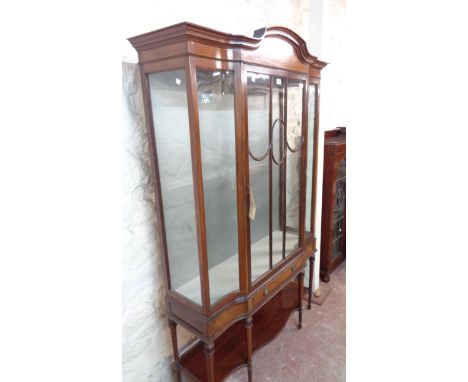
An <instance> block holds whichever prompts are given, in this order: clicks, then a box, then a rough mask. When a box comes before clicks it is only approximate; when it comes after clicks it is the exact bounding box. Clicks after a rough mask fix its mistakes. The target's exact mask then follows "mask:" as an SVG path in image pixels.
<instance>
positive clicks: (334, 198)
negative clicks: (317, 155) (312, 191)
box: [320, 128, 346, 282]
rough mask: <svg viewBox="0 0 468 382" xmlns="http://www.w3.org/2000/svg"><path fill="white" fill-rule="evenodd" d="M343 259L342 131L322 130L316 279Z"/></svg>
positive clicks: (327, 274) (324, 277) (326, 279)
mask: <svg viewBox="0 0 468 382" xmlns="http://www.w3.org/2000/svg"><path fill="white" fill-rule="evenodd" d="M345 257H346V128H338V129H335V130H330V131H325V147H324V152H323V192H322V235H321V240H320V279H321V280H322V281H323V282H329V281H330V273H331V272H333V270H334V269H335V268H336V267H337V266H338V265H340V263H341V262H342V261H343V260H344V259H345Z"/></svg>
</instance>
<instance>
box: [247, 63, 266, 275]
mask: <svg viewBox="0 0 468 382" xmlns="http://www.w3.org/2000/svg"><path fill="white" fill-rule="evenodd" d="M247 91H248V127H249V129H248V130H249V140H248V143H249V151H250V153H251V156H250V157H249V169H250V176H249V177H250V186H251V190H252V192H253V196H254V199H255V206H256V214H255V219H254V220H250V242H251V247H250V257H251V280H252V281H253V280H255V279H256V278H258V276H260V275H262V274H263V273H265V272H266V271H268V270H269V269H270V239H269V155H266V156H264V155H265V153H268V149H269V130H270V129H269V126H270V76H268V75H264V74H257V73H250V72H249V73H247ZM252 156H253V157H255V158H257V159H261V158H263V159H261V160H255V159H253V158H252Z"/></svg>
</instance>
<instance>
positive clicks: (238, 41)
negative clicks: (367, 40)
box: [128, 22, 327, 69]
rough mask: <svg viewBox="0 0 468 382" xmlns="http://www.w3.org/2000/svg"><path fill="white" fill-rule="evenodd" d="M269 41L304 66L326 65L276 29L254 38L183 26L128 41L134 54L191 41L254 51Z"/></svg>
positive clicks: (293, 36)
mask: <svg viewBox="0 0 468 382" xmlns="http://www.w3.org/2000/svg"><path fill="white" fill-rule="evenodd" d="M269 38H279V39H282V40H284V41H286V42H287V43H288V44H290V45H291V46H292V47H293V48H294V51H295V52H296V55H297V57H298V59H299V60H301V61H302V62H304V63H307V64H311V65H313V66H314V67H316V68H318V69H322V68H324V67H325V66H326V65H327V63H326V62H323V61H320V60H319V59H318V58H317V57H315V56H313V55H312V54H310V52H309V51H308V49H307V44H306V42H305V41H304V40H303V39H302V38H301V37H300V36H299V35H298V34H297V33H295V32H293V31H292V30H290V29H288V28H285V27H278V26H275V27H269V28H262V29H258V30H257V31H255V33H254V37H248V36H243V35H234V34H229V33H225V32H220V31H217V30H214V29H210V28H206V27H203V26H201V25H197V24H192V23H189V22H183V23H179V24H175V25H171V26H169V27H166V28H162V29H158V30H156V31H153V32H149V33H145V34H142V35H139V36H135V37H132V38H129V39H128V40H129V41H130V43H131V44H132V46H133V47H134V48H135V49H136V50H137V51H138V52H141V51H145V50H148V49H153V48H158V47H161V46H164V45H169V44H174V43H177V42H183V41H195V42H200V43H205V44H209V45H213V46H216V47H219V48H224V49H243V50H255V49H258V48H259V47H260V46H261V44H262V41H264V40H265V39H269Z"/></svg>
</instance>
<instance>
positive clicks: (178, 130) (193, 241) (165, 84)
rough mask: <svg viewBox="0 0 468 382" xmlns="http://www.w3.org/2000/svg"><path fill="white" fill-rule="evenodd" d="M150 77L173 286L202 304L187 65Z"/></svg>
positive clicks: (172, 287)
mask: <svg viewBox="0 0 468 382" xmlns="http://www.w3.org/2000/svg"><path fill="white" fill-rule="evenodd" d="M148 78H149V87H150V94H151V107H152V113H153V124H154V132H155V140H156V149H157V156H158V168H159V178H160V185H161V197H162V204H163V215H164V225H165V231H166V232H165V234H166V235H165V236H166V243H167V254H168V261H169V272H170V277H171V289H173V290H176V291H177V292H179V293H181V294H182V295H184V296H186V297H188V298H190V299H191V300H192V301H194V302H196V303H198V304H201V293H200V282H199V276H200V274H199V266H198V250H197V230H196V224H195V209H194V205H195V203H194V196H193V195H194V194H193V178H192V160H191V150H190V132H189V119H188V108H187V91H186V79H185V71H184V70H174V71H168V72H162V73H153V74H150V75H149V76H148ZM193 280H197V282H195V283H193V282H192V281H193Z"/></svg>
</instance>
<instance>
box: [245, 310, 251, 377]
mask: <svg viewBox="0 0 468 382" xmlns="http://www.w3.org/2000/svg"><path fill="white" fill-rule="evenodd" d="M244 325H245V343H246V345H247V373H248V376H249V382H252V317H247V318H246V319H245V321H244Z"/></svg>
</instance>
